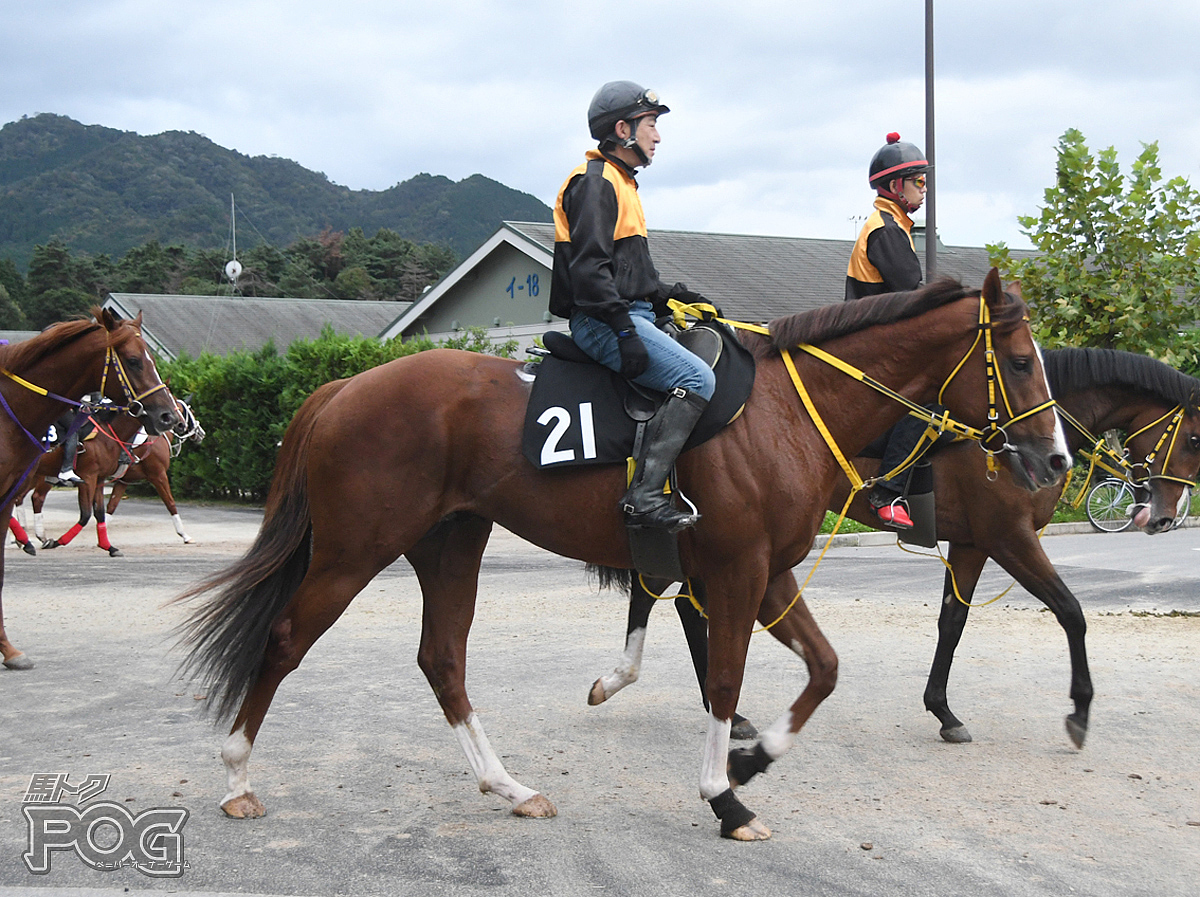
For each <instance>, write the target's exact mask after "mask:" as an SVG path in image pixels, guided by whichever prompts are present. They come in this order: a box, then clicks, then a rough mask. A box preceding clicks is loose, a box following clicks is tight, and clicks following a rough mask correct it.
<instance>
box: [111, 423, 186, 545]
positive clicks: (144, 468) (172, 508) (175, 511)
mask: <svg viewBox="0 0 1200 897" xmlns="http://www.w3.org/2000/svg"><path fill="white" fill-rule="evenodd" d="M179 413H180V414H182V415H183V420H182V421H181V422H180V423H179V424H178V425H177V426H176V427H175V428H174V429H172V430H171V432H170V433H166V434H164V435H163V436H162V437H159V438H157V439H150V440H147V441H146V442H144V443H142V444H141V445H139V446H135V447H134V448H133V450H132V455H133V457H134V463H132V464H130V465H129V467H128V468H127V469H126V470H125V472H124V473H123V474H121V475H120V476H119V477H117V478H116V479H114V480H113V481H112V492H111V493H109V496H108V505H107V506H106V508H105V510H106V512H107V513H108V516H109V517H111V516H112V515H113V514H114V513H116V510H117V505H119V504H120V503H121V499H122V498H123V497H124V495H125V490H126V489H127V488H129V486H131V485H132V484H134V483H139V482H147V483H149V484H150V485H151V486H153V487H154V491H155V492H157V493H158V497H159V498H161V499H162V503H163V504H164V505H165V506H166V508H167V513H168V514H170V515H171V522H172V523H173V524H174V525H175V532H176V533H178V534H179V538H181V539H183V541H184V542H185V543H187V542H191V541H192V538H191V536H189V535H188V534H187V533H186V532H185V531H184V529H183V520H182V519H181V518H180V516H179V508H178V507H177V506H176V504H175V496H173V495H172V494H171V481H170V480H169V479H168V478H167V471H168V470H170V469H171V459H172V458H175V457H177V456H178V455H179V452H180V451H181V450H182V448H183V446H184V444H185V443H186V442H188V441H189V440H190V441H192V442H195V443H196V445H199V444H200V443H202V442H203V441H204V436H205V433H204V428H203V427H202V426H200V421H198V420H197V419H196V415H195V413H194V412H193V411H192V408H191V406H190V405H189V404H188V403H187V402H185V401H184V400H183V399H180V400H179Z"/></svg>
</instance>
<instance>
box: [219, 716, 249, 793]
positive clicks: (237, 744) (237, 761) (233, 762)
mask: <svg viewBox="0 0 1200 897" xmlns="http://www.w3.org/2000/svg"><path fill="white" fill-rule="evenodd" d="M252 747H253V745H251V744H250V739H249V738H247V737H246V726H245V725H244V724H243V725H242V727H241V728H240V729H237V730H236V731H233V732H230V733H229V737H228V738H226V739H225V743H224V744H223V745H221V760H222V762H224V764H225V776H226V781H227V784H228V785H229V793H228V794H226V795H225V796H224V797H223V798H221V806H224V805H225V804H227V803H229V802H230V801H231V800H233V799H234V798H235V797H241V796H242V795H243V794H249V793H250V775H249V772H248V767H249V765H250V750H251V748H252Z"/></svg>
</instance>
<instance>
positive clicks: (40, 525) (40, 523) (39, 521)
mask: <svg viewBox="0 0 1200 897" xmlns="http://www.w3.org/2000/svg"><path fill="white" fill-rule="evenodd" d="M33 534H34V535H35V536H37V537H38V538H39V539H43V540H44V539H45V538H46V519H45V518H44V517H43V516H42V512H41V511H38V512H37V513H36V514H34V515H33Z"/></svg>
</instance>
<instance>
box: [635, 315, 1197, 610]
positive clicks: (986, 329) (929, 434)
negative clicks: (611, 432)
mask: <svg viewBox="0 0 1200 897" xmlns="http://www.w3.org/2000/svg"><path fill="white" fill-rule="evenodd" d="M668 305H669V307H670V308H671V311H672V313H673V315H674V318H675V322H676V323H677V324H679V325H680V326H681V327H683V326H686V316H691V317H695V318H699V319H701V320H710V319H713V318H715V319H716V320H718V321H720V322H722V323H724V324H727V325H729V326H731V327H736V328H738V329H741V330H748V331H750V332H752V333H758V334H762V335H764V336H770V333H771V331H770V330H769V329H768V328H766V327H760V326H758V325H756V324H748V323H746V322H743V321H734V320H729V319H726V318H723V317H720V316H719V314H718V312H717V310H716V307H715V306H713V305H709V304H705V303H698V304H695V305H685V304H684V303H681V302H677V301H675V300H670V301H669V302H668ZM1026 320H1028V319H1026ZM981 340H982V341H983V344H984V367H985V371H986V374H987V384H988V426H987V428H986V429H983V430H980V429H977V428H975V427H972V426H969V425H967V424H963V423H960V422H958V421H956V420H954V419H953V418H951V417H950V413H949V412H948V411H947V412H945V413H944V414H940V415H939V414H935V413H933V412H931V411H929V410H928V409H927V408H925V407H924V406H922V405H918V404H917V403H916V402H913V401H910V400H909V399H907V398H906V397H904V396H902V395H901V394H900V393H898V392H896V391H895V390H893V389H891V388H890V387H888V386H885V385H884V384H883V383H880V382H879V381H878V380H875V379H873V378H872V377H869V376H868V375H867V374H866V373H864V372H863V371H861V370H860V369H858V368H856V367H854V366H853V365H851V364H849V363H847V362H845V361H843V360H842V359H840V358H838V357H837V356H835V355H831V354H830V353H828V352H826V351H824V350H823V349H819V348H817V347H816V346H813V345H809V344H807V343H805V344H801V345H799V346H797V347H796V348H797V349H799V350H801V351H804V352H807V353H808V354H809V355H812V356H813V357H814V358H817V359H820V360H821V361H824V362H825V363H826V364H828V365H830V366H831V367H833V368H835V369H836V370H838V371H841V372H842V373H844V374H846V375H848V376H850V377H852V378H854V379H855V380H858V381H859V382H860V383H862V384H864V385H865V386H869V387H871V388H872V389H874V390H875V391H877V392H879V393H882V394H883V395H884V396H886V397H887V398H889V399H891V400H893V401H895V402H898V403H899V404H901V405H903V406H904V407H905V408H907V409H908V413H909V414H910V415H912V416H913V417H916V418H918V419H920V420H923V421H925V422H926V423H927V424H928V425H929V426H928V427H927V428H926V430H925V432H924V433H923V434H922V435H921V439H920V441H918V444H917V447H916V448H915V449H914V450H913V451H912V453H911V454H910V455H909V456H908V457H907V458H905V459H904V461H902V462H901V463H900V465H899V466H897V467H896V468H895V470H892V471H890V472H888V473H886V474H883V475H880V476H878V477H872V478H869V479H866V480H864V479H863V478H862V477H861V476H860V475H859V473H858V470H857V469H855V467H854V465H853V464H851V463H850V462H849V461H848V460H847V459H846V456H845V454H844V453H843V452H842V450H841V448H840V447H839V446H838V444H837V440H836V439H834V436H833V434H832V433H831V432H830V431H829V428H828V426H826V424H825V421H824V419H823V418H822V417H821V415H820V412H818V411H817V407H816V405H815V404H814V403H813V400H812V397H811V396H810V395H809V392H808V389H807V387H805V385H804V381H803V380H801V379H800V373H799V371H797V370H796V364H795V361H794V360H793V359H792V353H791V352H790V351H781V352H780V356H781V357H782V359H783V363H784V366H785V367H786V368H787V371H788V375H789V376H790V377H791V379H792V384H793V386H795V388H796V393H797V394H798V395H799V396H800V401H801V402H802V403H803V404H804V408H805V410H806V411H807V412H808V415H809V417H810V418H811V420H812V422H813V424H814V426H816V428H817V430H818V431H819V432H820V434H821V438H822V439H824V440H825V444H826V446H828V448H829V450H830V452H831V453H832V454H833V456H834V458H835V459H836V460H837V462H838V465H839V466H840V467H841V468H842V471H843V473H845V475H846V478H847V479H848V480H849V481H850V494H849V495H848V496H847V498H846V503H845V504H844V505H843V506H842V511H841V513H840V514H839V515H838V519H837V523H836V524H835V525H834V527H833V532H832V533H831V534H830V536H829V539H828V540H827V541H826V543H825V547H824V549H823V550H822V551H821V554H820V555H819V556H818V557H817V561H816V563H815V564H814V565H813V568H812V570H810V571H809V574H808V577H807V578H806V579H805V580H804V584H803V585H801V586H800V590H799V591H798V592H797V593H796V597H794V598H793V599H792V600H791V603H790V604H788V606H787V607H786V608H784V610H783V612H782V613H780V615H779V616H778V617H776V618H775V619H774V620H772V621H771V622H770V623H767V624H764V625H763V626H762V627H761V628H760V629H757V630H755V632H762V631H764V630H767V629H770V628H771V627H772V626H774V625H775V624H776V623H778V622H779V621H780V620H782V619H783V618H784V617H785V616H786V615H787V614H788V612H789V611H790V610H791V609H792V608H793V607H794V606H795V604H796V602H797V601H799V600H800V596H801V595H802V594H804V589H805V587H806V586H807V585H808V583H809V581H810V580H811V579H812V577H813V574H814V573H816V571H817V567H818V566H820V564H821V561H822V560H823V559H824V557H825V552H827V551H828V550H829V547H830V546H831V545H832V544H833V536H835V535H837V533H838V530H839V529H840V528H841V526H842V523H843V521H844V520H845V519H846V514H847V512H848V511H849V510H850V503H851V502H852V501H853V500H854V496H855V495H857V494H858V493H859V492H860V491H862V490H863V489H865V488H869V487H870V486H872V485H874V484H875V483H876V482H878V481H879V480H880V479H888V478H891V477H894V476H896V475H897V474H899V473H902V472H903V471H905V470H907V469H908V468H909V467H910V466H912V465H913V464H915V463H916V462H917V461H918V460H919V459H920V457H921V456H922V455H923V454H924V453H925V452H926V451H927V450H928V449H929V447H930V446H932V445H933V443H934V442H935V441H936V440H937V438H938V437H939V436H940V435H941V434H942V433H953V434H955V435H957V436H958V437H959V438H962V439H972V440H975V441H976V442H978V443H979V446H980V448H981V449H983V451H984V453H985V454H986V455H987V463H988V478H989V479H995V477H996V476H997V475H998V471H997V469H996V460H995V459H996V456H997V455H999V454H1001V453H1002V452H1010V451H1016V447H1015V446H1013V445H1012V444H1011V443H1009V441H1008V434H1007V433H1006V431H1005V429H1004V426H1001V424H1000V422H999V419H1000V413H999V408H998V403H997V396H999V398H1000V400H1002V401H1003V404H1004V408H1005V411H1006V412H1007V413H1008V421H1007V422H1006V424H1005V425H1006V426H1011V425H1012V424H1014V423H1017V422H1018V421H1022V420H1025V419H1026V418H1029V417H1032V416H1033V415H1035V414H1039V413H1041V412H1042V411H1047V410H1049V409H1053V408H1055V407H1056V406H1057V402H1055V400H1054V399H1053V398H1051V399H1048V400H1047V401H1045V402H1042V403H1041V404H1040V405H1036V406H1034V407H1033V408H1030V409H1029V410H1027V411H1023V412H1021V413H1020V414H1015V413H1014V412H1013V410H1012V405H1011V403H1010V402H1009V400H1008V392H1007V390H1006V389H1005V388H1004V378H1003V376H1002V375H1001V373H1000V369H999V368H998V367H997V366H996V353H995V349H994V348H993V346H992V319H991V310H990V309H989V308H988V305H987V300H986V299H985V298H984V297H983V296H982V295H980V297H979V323H978V324H977V325H976V332H975V340H974V342H972V343H971V347H970V348H969V349H967V352H966V354H965V355H963V357H962V359H961V360H960V361H959V362H958V364H956V365H955V366H954V369H953V370H952V371H951V372H950V375H949V376H948V377H947V378H946V382H945V383H943V384H942V387H941V389H940V390H938V402H939V404H940V402H941V399H942V396H943V395H944V393H945V392H946V389H947V388H948V387H949V386H950V383H951V382H952V381H953V380H954V378H955V377H956V376H957V375H958V372H959V371H961V370H962V369H963V367H964V366H965V365H966V363H967V360H968V359H969V358H970V357H971V355H972V354H974V352H975V349H976V347H978V346H979V344H980V341H981ZM997 438H998V439H999V445H998V447H995V448H992V447H991V446H992V445H995V444H996V440H997ZM1173 445H1174V443H1173V442H1172V446H1173ZM642 586H643V588H644V587H645V583H644V582H643V583H642ZM647 592H648V593H649V594H654V593H653V592H650V591H649V589H647ZM655 597H657V598H660V599H661V598H662V597H663V596H655ZM671 597H677V596H671ZM688 597H689V598H690V600H691V602H692V604H693V606H696V609H697V610H699V611H700V613H701V615H702V616H703V615H704V611H703V609H701V608H700V607H699V603H698V602H697V601H696V599H695V597H694V596H692V594H691V589H690V584H689V589H688ZM960 600H961V599H960Z"/></svg>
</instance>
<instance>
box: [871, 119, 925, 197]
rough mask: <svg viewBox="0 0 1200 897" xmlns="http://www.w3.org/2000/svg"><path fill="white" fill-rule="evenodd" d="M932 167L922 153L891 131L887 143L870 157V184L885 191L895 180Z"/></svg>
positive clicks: (912, 175)
mask: <svg viewBox="0 0 1200 897" xmlns="http://www.w3.org/2000/svg"><path fill="white" fill-rule="evenodd" d="M932 167H933V166H932V165H930V164H929V162H928V161H927V160H926V159H925V154H924V153H923V152H921V151H920V150H919V149H918V148H917V147H916V146H914V145H913V144H911V143H905V142H904V141H902V140H901V139H900V135H899V134H897V133H896V132H895V131H893V132H892V133H890V134H888V135H887V143H885V144H884V145H883V146H881V147H880V148H879V151H878V152H877V153H875V155H874V156H872V157H871V170H870V184H871V186H872V187H874V188H875V189H876V190H887V186H888V184H889V183H891V182H892V181H893V180H894V179H895V178H910V177H914V176H916V175H918V174H921V173H922V172H926V171H929V169H931V168H932Z"/></svg>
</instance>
